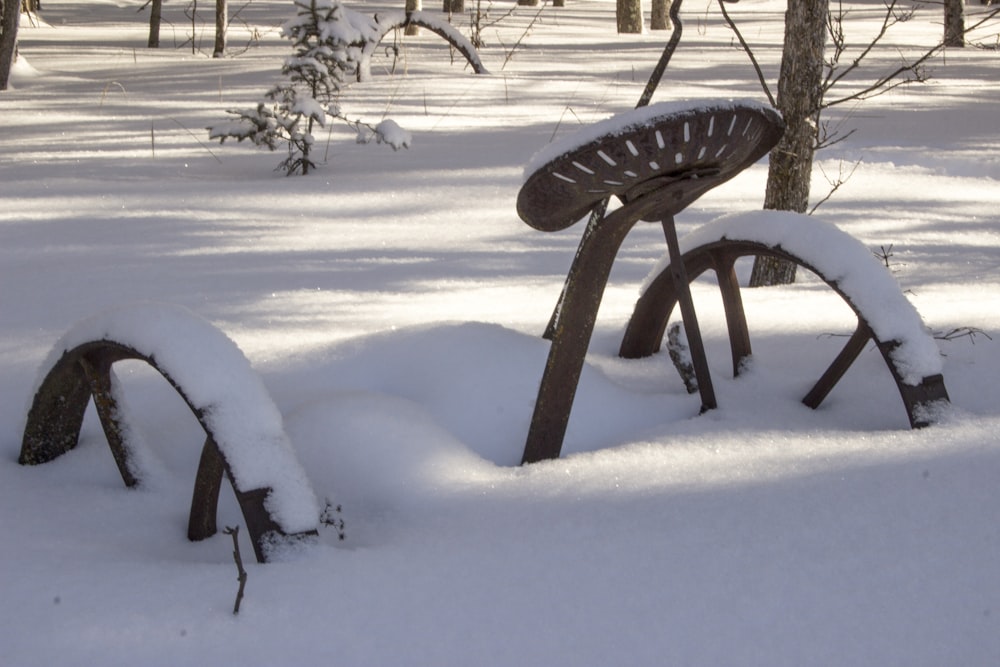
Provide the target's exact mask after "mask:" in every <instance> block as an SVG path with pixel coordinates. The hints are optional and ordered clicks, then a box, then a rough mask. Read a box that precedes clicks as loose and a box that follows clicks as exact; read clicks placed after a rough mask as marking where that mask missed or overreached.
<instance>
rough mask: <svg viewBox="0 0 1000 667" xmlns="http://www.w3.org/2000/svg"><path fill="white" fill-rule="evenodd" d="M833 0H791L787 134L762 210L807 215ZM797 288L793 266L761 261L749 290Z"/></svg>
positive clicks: (781, 100)
mask: <svg viewBox="0 0 1000 667" xmlns="http://www.w3.org/2000/svg"><path fill="white" fill-rule="evenodd" d="M828 10H829V0H788V9H787V11H786V12H785V41H784V47H783V50H782V54H781V71H780V73H779V75H778V99H777V106H778V111H780V112H781V115H782V116H783V117H784V119H785V134H784V135H783V136H782V138H781V141H779V142H778V145H777V146H775V147H774V148H773V149H772V150H771V154H770V158H769V162H770V164H769V167H768V174H767V190H766V192H765V195H764V208H766V209H773V210H778V211H795V212H798V213H805V212H806V209H807V207H808V205H809V181H810V178H811V177H812V163H813V153H814V152H815V150H816V137H817V131H818V130H817V128H818V124H819V110H820V105H821V103H822V101H823V91H822V89H821V85H822V77H823V48H824V45H825V42H826V20H827V12H828ZM793 282H795V264H794V263H791V262H786V261H783V260H777V259H774V258H771V257H757V258H756V260H755V261H754V265H753V272H752V274H751V276H750V286H751V287H760V286H764V285H787V284H790V283H793Z"/></svg>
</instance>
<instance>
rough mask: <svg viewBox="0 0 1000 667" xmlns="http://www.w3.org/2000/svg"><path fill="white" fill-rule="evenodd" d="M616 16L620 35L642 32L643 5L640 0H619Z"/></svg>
mask: <svg viewBox="0 0 1000 667" xmlns="http://www.w3.org/2000/svg"><path fill="white" fill-rule="evenodd" d="M617 3H618V4H617V6H616V11H615V15H616V17H617V19H618V32H619V33H641V32H642V3H641V1H640V0H617Z"/></svg>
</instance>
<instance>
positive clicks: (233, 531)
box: [222, 526, 247, 616]
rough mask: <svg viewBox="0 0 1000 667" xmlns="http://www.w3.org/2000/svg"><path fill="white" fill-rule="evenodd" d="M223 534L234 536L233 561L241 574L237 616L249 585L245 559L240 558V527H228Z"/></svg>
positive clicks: (237, 592)
mask: <svg viewBox="0 0 1000 667" xmlns="http://www.w3.org/2000/svg"><path fill="white" fill-rule="evenodd" d="M222 532H224V533H225V534H226V535H232V536H233V560H235V561H236V571H237V572H238V573H239V582H240V588H239V590H238V591H236V604H234V605H233V616H235V615H236V614H238V613H240V603H241V602H242V601H243V589H244V587H246V585H247V571H246V570H244V569H243V557H242V556H240V540H239V532H240V527H239V526H236V527H235V528H230V527H229V526H226V529H225V530H224V531H222Z"/></svg>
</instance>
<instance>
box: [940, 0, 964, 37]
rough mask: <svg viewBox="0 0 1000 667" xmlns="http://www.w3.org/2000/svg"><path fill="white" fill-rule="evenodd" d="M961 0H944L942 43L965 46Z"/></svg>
mask: <svg viewBox="0 0 1000 667" xmlns="http://www.w3.org/2000/svg"><path fill="white" fill-rule="evenodd" d="M962 4H963V0H944V45H945V46H957V47H959V48H962V47H964V46H965V7H963V6H962Z"/></svg>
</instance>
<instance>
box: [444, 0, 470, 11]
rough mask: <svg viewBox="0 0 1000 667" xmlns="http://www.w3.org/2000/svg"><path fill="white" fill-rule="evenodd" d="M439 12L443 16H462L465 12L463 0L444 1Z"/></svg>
mask: <svg viewBox="0 0 1000 667" xmlns="http://www.w3.org/2000/svg"><path fill="white" fill-rule="evenodd" d="M441 11H443V12H444V13H445V14H462V13H464V12H465V0H444V7H442V9H441Z"/></svg>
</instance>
